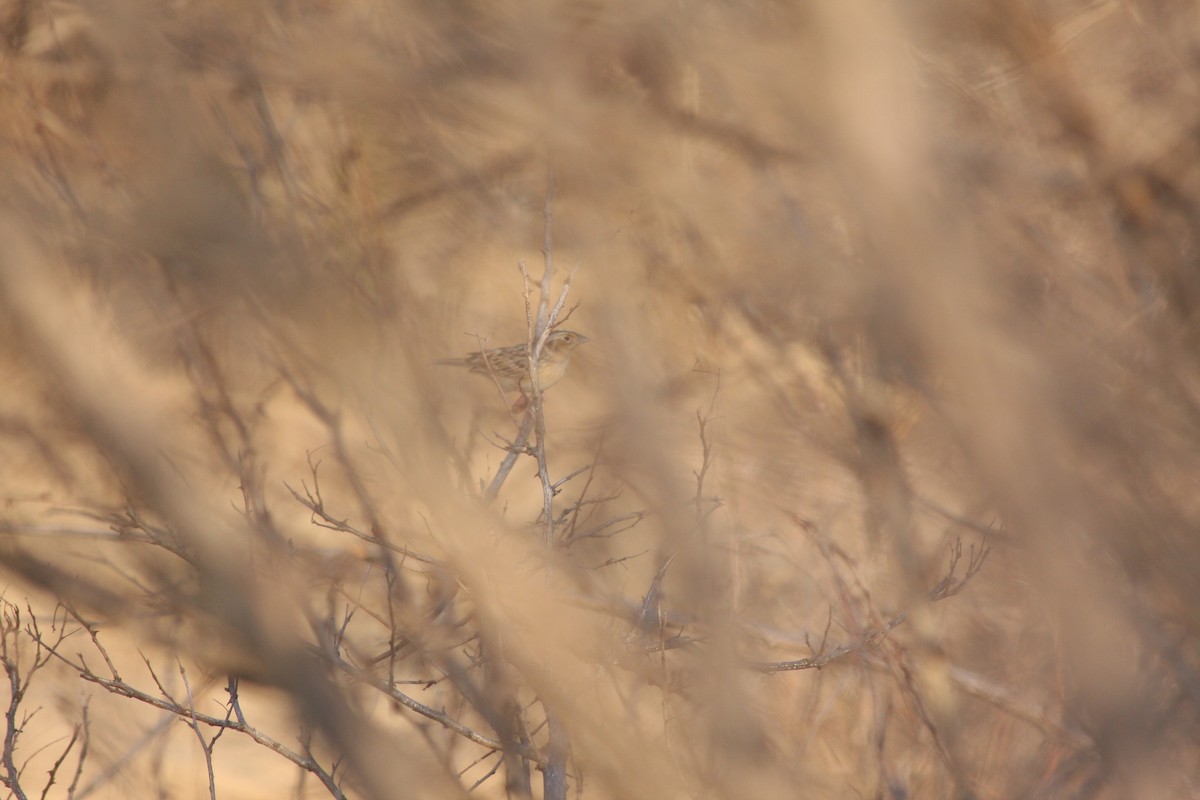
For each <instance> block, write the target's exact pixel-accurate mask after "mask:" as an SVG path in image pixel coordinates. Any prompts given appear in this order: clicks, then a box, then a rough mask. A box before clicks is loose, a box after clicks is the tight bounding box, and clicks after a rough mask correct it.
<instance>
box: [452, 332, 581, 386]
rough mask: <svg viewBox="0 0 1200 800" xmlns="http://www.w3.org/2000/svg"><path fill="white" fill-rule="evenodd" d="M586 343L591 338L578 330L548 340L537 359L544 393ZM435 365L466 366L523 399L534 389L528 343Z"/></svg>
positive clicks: (478, 352) (489, 349) (540, 382)
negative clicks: (517, 392) (530, 372)
mask: <svg viewBox="0 0 1200 800" xmlns="http://www.w3.org/2000/svg"><path fill="white" fill-rule="evenodd" d="M587 340H588V337H586V336H584V335H583V334H582V333H576V332H575V331H552V332H551V333H550V335H549V336H547V337H546V342H545V344H543V345H542V352H541V357H540V358H539V359H538V384H539V385H540V386H541V388H542V389H543V390H545V389H549V388H550V387H551V386H552V385H554V384H555V383H558V381H559V380H561V379H562V376H563V375H565V374H566V372H567V365H568V364H569V363H570V361H571V351H572V350H574V349H575V348H576V347H578V346H579V345H581V344H583V343H584V342H586V341H587ZM434 363H435V364H442V365H446V366H453V367H466V368H467V369H469V370H470V371H471V372H474V373H476V374H478V375H484V376H486V377H489V378H491V379H492V380H493V381H495V382H496V385H497V386H499V387H500V388H501V390H503V391H505V392H516V391H519V392H520V393H521V396H522V397H525V396H526V395H527V394H528V393H529V392H530V391H532V389H533V387H532V382H531V381H530V379H529V345H528V344H514V345H512V346H510V347H495V348H486V347H485V348H481V349H480V350H479V351H477V352H474V353H471V354H470V355H468V356H466V357H465V358H442V359H438V360H437V361H435V362H434Z"/></svg>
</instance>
